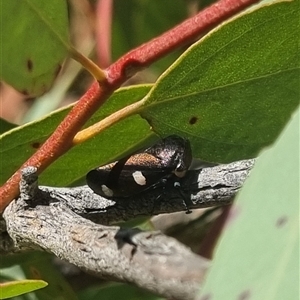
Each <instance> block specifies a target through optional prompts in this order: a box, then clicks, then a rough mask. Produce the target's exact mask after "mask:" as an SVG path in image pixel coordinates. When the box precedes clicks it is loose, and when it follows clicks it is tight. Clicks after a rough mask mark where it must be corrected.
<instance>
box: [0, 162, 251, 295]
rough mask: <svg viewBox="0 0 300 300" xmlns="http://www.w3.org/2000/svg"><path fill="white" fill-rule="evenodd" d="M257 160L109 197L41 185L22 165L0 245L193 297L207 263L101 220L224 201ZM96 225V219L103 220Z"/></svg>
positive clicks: (170, 243)
mask: <svg viewBox="0 0 300 300" xmlns="http://www.w3.org/2000/svg"><path fill="white" fill-rule="evenodd" d="M253 165H254V160H246V161H239V162H235V163H231V164H228V165H219V166H215V167H212V168H205V169H202V170H194V171H189V173H188V174H187V176H186V177H185V178H184V179H183V181H182V183H181V188H180V193H179V191H178V188H175V187H174V186H158V187H157V188H155V189H150V190H148V191H146V192H145V193H143V194H140V195H137V196H133V197H132V198H130V199H126V200H122V201H120V200H118V201H113V200H109V199H105V198H102V197H100V196H98V195H96V194H94V193H93V192H92V191H91V190H90V189H89V188H88V187H87V186H83V187H77V188H51V187H43V186H40V187H38V184H37V176H36V174H35V171H36V169H35V168H33V167H29V168H26V169H24V170H23V175H22V180H21V182H20V197H19V199H17V200H15V201H13V202H12V203H11V204H10V205H9V206H8V207H7V208H6V209H5V211H4V213H3V217H4V220H5V222H3V220H2V222H0V234H1V242H0V251H2V252H9V251H10V252H11V251H22V250H27V249H32V250H36V249H39V250H43V251H48V252H51V253H54V254H55V255H56V256H58V257H60V258H62V259H64V260H66V261H69V262H71V263H73V264H75V265H77V266H78V267H80V268H82V269H84V270H86V271H88V272H90V273H93V274H96V275H97V276H99V277H102V278H105V279H110V280H115V281H122V282H130V283H133V284H135V285H137V286H139V287H142V288H145V289H148V290H149V291H151V292H154V293H156V294H159V295H162V296H164V297H167V298H172V299H193V298H194V297H195V295H196V293H197V290H198V289H199V287H200V285H201V283H202V281H203V278H204V276H205V273H206V270H207V268H208V266H209V262H208V261H207V260H206V259H204V258H203V257H200V256H198V255H195V254H194V253H192V252H191V251H190V250H189V249H188V248H187V247H185V246H184V245H182V244H181V243H179V242H177V241H176V240H175V239H173V238H170V237H167V236H165V235H163V234H162V233H160V232H157V231H153V232H142V231H140V230H137V229H122V228H120V227H117V226H104V225H107V224H110V223H112V222H116V221H120V220H128V219H131V218H134V217H136V216H139V215H154V214H159V213H165V212H175V211H180V210H185V209H186V208H185V205H184V202H183V200H182V197H184V198H186V197H188V198H189V199H191V201H190V202H191V204H190V208H191V209H194V208H203V207H209V206H216V205H225V204H229V203H230V202H231V201H232V199H233V197H234V195H235V194H236V193H237V191H238V190H239V189H240V187H241V186H242V184H243V182H244V181H245V179H246V178H247V176H248V174H249V172H250V170H251V168H252V167H253ZM100 224H101V225H100Z"/></svg>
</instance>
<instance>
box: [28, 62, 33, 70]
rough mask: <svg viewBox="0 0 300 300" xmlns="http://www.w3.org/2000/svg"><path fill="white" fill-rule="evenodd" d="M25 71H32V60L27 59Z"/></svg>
mask: <svg viewBox="0 0 300 300" xmlns="http://www.w3.org/2000/svg"><path fill="white" fill-rule="evenodd" d="M27 69H28V71H30V72H31V71H32V69H33V62H32V60H31V59H28V60H27Z"/></svg>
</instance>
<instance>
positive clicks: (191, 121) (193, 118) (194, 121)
mask: <svg viewBox="0 0 300 300" xmlns="http://www.w3.org/2000/svg"><path fill="white" fill-rule="evenodd" d="M197 121H198V118H197V117H195V116H194V117H191V118H190V120H189V123H190V124H191V125H194V124H195V123H197Z"/></svg>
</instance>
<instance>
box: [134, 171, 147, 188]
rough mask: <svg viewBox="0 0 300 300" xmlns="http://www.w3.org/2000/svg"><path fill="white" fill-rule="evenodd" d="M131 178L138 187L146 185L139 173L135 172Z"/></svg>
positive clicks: (143, 177)
mask: <svg viewBox="0 0 300 300" xmlns="http://www.w3.org/2000/svg"><path fill="white" fill-rule="evenodd" d="M132 177H133V179H134V181H135V182H136V183H137V184H138V185H146V178H145V176H144V175H143V173H142V172H141V171H135V172H134V173H132Z"/></svg>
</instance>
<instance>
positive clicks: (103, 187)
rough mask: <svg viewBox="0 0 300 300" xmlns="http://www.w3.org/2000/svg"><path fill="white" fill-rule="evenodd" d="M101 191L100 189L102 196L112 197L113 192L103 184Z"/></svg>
mask: <svg viewBox="0 0 300 300" xmlns="http://www.w3.org/2000/svg"><path fill="white" fill-rule="evenodd" d="M101 189H102V192H103V193H104V195H105V196H107V197H112V196H113V195H114V192H113V191H112V190H111V189H110V188H109V187H107V186H106V185H105V184H102V185H101Z"/></svg>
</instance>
